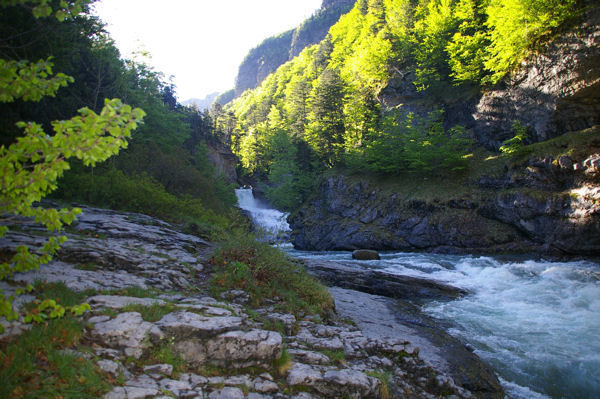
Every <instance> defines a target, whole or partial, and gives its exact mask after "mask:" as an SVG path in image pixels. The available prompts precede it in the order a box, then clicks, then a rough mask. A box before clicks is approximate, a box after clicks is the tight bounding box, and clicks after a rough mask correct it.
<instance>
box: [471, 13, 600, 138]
mask: <svg viewBox="0 0 600 399" xmlns="http://www.w3.org/2000/svg"><path fill="white" fill-rule="evenodd" d="M586 15H587V18H586V20H585V21H584V22H583V23H582V24H578V25H577V27H576V28H574V29H572V30H569V31H567V32H565V33H562V34H560V35H558V36H557V37H556V38H555V39H553V40H552V41H551V42H549V43H548V44H546V45H545V46H544V47H543V48H541V49H540V50H539V51H537V52H536V54H534V55H533V56H531V57H530V58H528V59H527V60H525V61H523V63H522V64H521V68H520V69H519V71H517V72H516V73H515V74H514V75H512V76H508V77H507V78H505V79H504V80H503V81H502V82H501V83H500V84H499V85H498V87H497V88H496V89H494V90H491V91H490V92H488V93H486V94H484V95H483V97H482V98H481V100H480V101H479V103H478V104H477V106H476V110H475V112H474V114H473V118H474V119H475V121H476V123H475V134H476V137H477V139H478V140H479V142H481V143H483V144H485V145H486V146H488V147H490V148H498V147H499V146H500V145H501V143H502V142H503V141H504V140H506V139H508V138H511V137H513V136H514V133H513V132H512V124H513V122H514V121H515V120H517V121H520V122H521V123H522V125H524V126H526V127H527V128H528V133H529V134H530V135H531V140H532V141H543V140H547V139H549V138H552V137H556V136H558V135H560V134H563V133H564V132H568V131H577V130H582V129H586V128H589V127H591V126H593V125H595V124H598V123H600V7H598V6H597V5H596V6H595V7H592V8H591V9H589V10H586Z"/></svg>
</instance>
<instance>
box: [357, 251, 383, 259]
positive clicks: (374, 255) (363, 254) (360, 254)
mask: <svg viewBox="0 0 600 399" xmlns="http://www.w3.org/2000/svg"><path fill="white" fill-rule="evenodd" d="M352 259H357V260H379V259H381V257H380V256H379V252H377V251H373V250H370V249H357V250H355V251H353V252H352Z"/></svg>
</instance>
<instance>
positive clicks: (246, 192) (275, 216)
mask: <svg viewBox="0 0 600 399" xmlns="http://www.w3.org/2000/svg"><path fill="white" fill-rule="evenodd" d="M235 195H236V196H237V199H238V205H239V207H240V208H242V209H243V210H245V211H248V213H249V214H250V216H251V217H252V220H253V221H254V224H255V225H256V226H258V227H261V228H262V229H263V230H264V231H265V233H266V237H267V239H269V240H271V241H273V240H282V239H287V237H288V233H289V232H290V226H289V225H288V223H287V220H286V219H287V216H288V214H287V213H283V212H280V211H278V210H277V209H272V208H270V207H269V206H268V205H266V204H265V203H263V202H262V201H260V200H258V199H256V198H254V194H253V193H252V189H249V188H238V189H237V190H235Z"/></svg>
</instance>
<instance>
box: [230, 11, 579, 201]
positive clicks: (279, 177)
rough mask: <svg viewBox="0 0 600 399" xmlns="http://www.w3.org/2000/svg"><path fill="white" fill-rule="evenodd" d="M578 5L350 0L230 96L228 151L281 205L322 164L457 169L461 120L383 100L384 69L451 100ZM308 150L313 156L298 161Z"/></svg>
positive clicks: (463, 146) (507, 66) (512, 60)
mask: <svg viewBox="0 0 600 399" xmlns="http://www.w3.org/2000/svg"><path fill="white" fill-rule="evenodd" d="M559 3H560V4H559ZM582 7H583V3H580V2H577V1H576V0H569V1H566V2H559V1H557V0H552V1H542V0H419V1H410V0H362V1H358V2H356V4H355V6H354V8H353V9H352V10H351V11H350V12H349V13H347V14H345V15H343V16H342V17H341V18H340V19H339V21H338V22H337V23H336V24H335V25H333V26H332V27H331V28H330V30H329V34H328V35H327V37H326V38H325V39H324V40H323V41H322V42H321V43H320V44H319V45H316V46H312V47H310V48H307V49H305V50H304V51H303V52H302V53H300V55H299V56H298V57H296V58H294V59H293V60H291V61H289V62H288V63H286V64H284V65H282V66H281V67H280V68H279V69H278V70H277V71H276V72H275V73H273V74H271V75H270V76H268V77H267V78H266V79H265V80H264V81H263V83H262V85H261V86H260V87H258V88H257V89H255V90H251V91H247V92H245V93H244V94H242V96H241V97H239V98H238V99H237V100H234V101H233V102H232V103H231V105H230V108H229V109H230V110H232V111H233V112H234V113H235V117H236V128H235V129H234V131H233V135H234V139H233V142H232V144H233V149H234V152H235V153H236V154H237V155H238V156H239V157H240V160H241V166H242V168H243V169H244V171H245V172H246V173H248V174H250V175H253V176H254V177H255V178H257V179H259V180H262V181H267V180H268V182H269V185H270V188H269V189H267V190H266V192H267V195H269V197H270V198H271V199H272V201H273V203H274V204H276V205H277V206H279V207H282V208H284V209H293V208H294V207H297V206H298V205H299V204H300V203H301V201H303V200H304V199H306V195H304V194H301V193H302V192H303V190H307V189H309V187H310V185H308V186H305V185H304V184H301V183H299V182H301V181H307V182H308V181H310V180H314V178H313V176H314V173H318V172H321V171H322V170H323V169H324V168H329V167H335V166H347V167H350V168H351V169H353V170H361V171H364V170H365V169H366V170H369V171H374V172H377V173H383V174H400V173H403V171H405V170H409V171H415V172H419V171H424V172H427V173H429V172H433V173H442V172H444V171H446V170H447V171H452V170H460V169H463V168H465V166H466V159H465V155H466V153H467V151H468V149H469V147H470V146H471V144H472V143H471V141H470V140H469V139H468V135H467V132H465V130H464V129H463V128H462V127H458V126H457V127H453V128H447V129H445V128H444V127H445V126H446V123H445V122H444V120H443V117H442V115H441V114H439V113H435V114H431V115H429V116H426V117H417V116H416V115H411V114H409V113H408V112H407V111H403V110H402V106H401V105H400V106H399V108H398V110H397V111H396V110H391V111H389V110H388V111H385V110H383V109H382V105H381V102H382V101H381V100H382V99H385V95H383V96H382V95H381V94H382V90H383V89H384V88H385V87H386V86H387V85H388V83H389V80H390V79H391V78H394V79H395V80H399V79H401V80H404V79H406V77H407V76H411V75H410V74H411V73H414V76H415V77H414V81H413V84H414V85H415V86H416V88H417V89H418V90H420V91H423V92H424V94H425V96H424V99H425V100H424V101H425V103H426V104H429V105H433V104H435V106H436V107H443V106H444V104H445V103H453V104H456V103H457V102H458V101H460V100H461V99H468V98H470V97H472V96H473V94H474V93H476V92H477V91H478V90H481V89H482V88H483V87H484V85H486V84H490V83H496V82H497V81H498V80H499V79H500V78H501V77H502V76H504V75H505V74H506V73H508V72H510V71H511V70H512V69H514V68H515V66H517V65H518V63H519V62H520V61H521V60H522V59H523V57H525V56H526V55H527V54H528V52H529V51H531V50H532V49H533V48H534V47H535V45H536V43H538V42H539V41H540V40H543V39H544V38H546V37H549V35H550V34H552V33H553V32H555V31H556V30H557V29H559V28H560V27H561V26H563V24H564V23H565V22H567V21H569V20H570V19H572V17H574V16H576V15H578V14H579V13H581V11H582V9H583V8H582ZM274 114H276V115H277V116H278V122H277V123H276V124H274V123H273V120H272V116H273V115H274ZM285 136H287V137H288V140H287V142H286V140H285ZM299 142H301V143H304V144H305V145H307V146H308V147H309V149H310V150H309V151H308V152H306V151H300V150H299V149H300V146H299V145H297V143H299ZM290 143H293V144H290ZM508 145H510V143H508ZM314 160H318V161H319V162H320V163H321V165H320V166H319V167H317V168H315V167H309V168H307V166H308V165H312V164H313V162H314ZM304 187H306V188H304Z"/></svg>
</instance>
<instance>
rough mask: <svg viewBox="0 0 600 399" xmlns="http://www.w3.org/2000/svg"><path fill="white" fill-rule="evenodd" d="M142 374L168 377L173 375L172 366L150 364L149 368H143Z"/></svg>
mask: <svg viewBox="0 0 600 399" xmlns="http://www.w3.org/2000/svg"><path fill="white" fill-rule="evenodd" d="M144 373H146V374H163V375H166V376H170V375H171V374H173V366H172V365H170V364H165V363H161V364H151V365H149V366H144Z"/></svg>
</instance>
